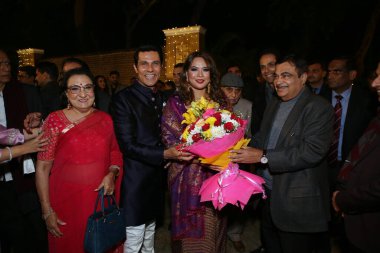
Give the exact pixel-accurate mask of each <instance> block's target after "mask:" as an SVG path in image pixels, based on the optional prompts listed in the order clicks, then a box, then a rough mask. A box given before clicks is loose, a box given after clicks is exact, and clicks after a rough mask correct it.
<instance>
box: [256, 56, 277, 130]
mask: <svg viewBox="0 0 380 253" xmlns="http://www.w3.org/2000/svg"><path fill="white" fill-rule="evenodd" d="M277 58H278V53H277V52H276V50H274V49H265V50H263V51H262V52H261V53H260V55H259V64H260V72H261V76H262V77H263V79H264V80H265V83H258V84H257V85H256V86H255V88H254V90H253V94H252V95H253V98H252V122H251V132H252V135H255V134H256V133H257V132H258V130H259V128H260V124H261V120H262V118H263V116H264V110H265V108H266V106H267V105H268V104H269V103H270V102H271V100H272V99H273V98H274V97H276V92H275V89H274V84H273V81H274V70H275V66H276V61H277Z"/></svg>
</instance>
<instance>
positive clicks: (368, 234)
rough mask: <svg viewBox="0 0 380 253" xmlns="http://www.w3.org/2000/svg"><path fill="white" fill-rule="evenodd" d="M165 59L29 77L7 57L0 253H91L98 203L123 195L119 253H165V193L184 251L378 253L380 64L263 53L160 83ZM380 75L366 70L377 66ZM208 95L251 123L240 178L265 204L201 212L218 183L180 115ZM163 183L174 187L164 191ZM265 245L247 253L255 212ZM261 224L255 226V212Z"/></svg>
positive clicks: (77, 64)
mask: <svg viewBox="0 0 380 253" xmlns="http://www.w3.org/2000/svg"><path fill="white" fill-rule="evenodd" d="M163 62H164V59H163V54H162V52H161V49H160V48H159V47H156V46H153V45H144V46H141V47H139V48H138V49H136V51H135V53H134V64H133V66H131V68H133V70H134V72H135V77H134V78H133V80H131V83H130V84H129V85H123V84H121V83H120V73H119V71H117V70H113V71H111V72H110V73H108V75H106V74H104V73H96V74H98V75H96V76H94V75H93V73H92V72H91V68H90V66H88V64H87V63H86V62H84V61H82V60H81V59H78V58H72V57H70V58H66V59H64V61H63V62H62V65H61V66H60V69H59V68H58V66H57V65H56V64H54V63H52V62H49V61H39V62H38V63H37V64H36V66H23V67H19V68H18V71H17V76H12V75H11V73H12V72H11V62H10V60H9V57H8V55H7V52H6V51H5V50H4V49H0V145H1V146H0V162H1V163H0V202H1V203H2V207H1V208H0V246H1V248H0V252H1V253H11V252H12V253H19V252H36V253H37V252H38V253H43V252H51V253H54V252H85V251H84V247H83V241H84V234H85V226H86V221H87V218H88V217H89V215H91V214H92V212H93V206H94V204H95V200H96V197H97V191H99V190H100V189H101V188H104V192H105V194H107V195H113V194H115V195H116V198H117V200H118V202H119V203H120V205H121V206H122V207H123V209H124V217H125V221H126V229H125V231H126V240H125V242H122V243H121V244H120V245H118V246H117V247H115V248H114V249H113V250H112V252H125V253H132V252H136V253H137V252H144V253H147V252H152V253H153V252H155V251H154V245H155V244H154V238H155V230H156V228H157V226H159V225H160V223H159V221H160V220H161V219H162V216H163V212H164V209H165V208H164V202H165V198H164V196H165V195H164V191H165V189H168V193H169V206H170V212H171V214H170V218H171V223H170V233H171V249H172V252H202V253H223V252H226V250H227V248H226V245H227V241H228V240H230V241H231V242H232V245H233V247H234V248H235V250H236V251H237V252H246V251H247V250H249V251H252V250H253V251H252V252H254V253H260V252H261V253H263V252H265V253H297V252H299V253H307V252H310V253H313V252H318V253H330V252H331V250H332V247H331V243H332V242H333V243H334V244H335V247H337V248H338V250H339V251H340V252H342V253H346V252H347V253H360V252H370V253H374V252H380V241H379V238H378V234H379V228H380V167H379V162H378V160H377V158H378V157H379V156H380V114H379V101H380V61H379V62H377V65H376V66H375V67H376V68H374V71H373V72H372V73H371V75H370V77H368V78H367V77H365V76H360V73H358V70H357V67H356V65H355V59H354V58H352V57H349V56H346V55H336V56H334V57H332V58H331V59H329V60H328V61H326V62H324V61H322V60H320V59H309V60H305V59H303V58H300V57H299V56H297V55H294V54H286V55H285V54H282V55H281V54H279V52H278V51H277V50H275V49H265V50H262V51H260V54H259V55H258V57H257V63H258V64H257V65H258V66H259V69H258V70H257V71H254V70H252V72H253V73H243V72H242V69H241V66H240V65H239V64H236V63H233V64H230V65H228V66H227V68H226V69H225V70H223V71H221V70H220V69H218V67H217V63H216V62H215V61H214V59H213V57H212V55H211V54H209V53H207V52H203V51H201V52H193V53H191V54H189V56H188V57H187V58H186V60H185V61H184V62H183V63H177V64H176V65H175V66H173V77H172V80H160V77H161V72H162V67H163ZM368 68H370V66H368ZM201 97H203V98H205V99H206V100H208V101H212V102H217V103H218V104H219V105H220V106H221V107H222V108H223V109H227V110H230V111H233V112H235V113H236V114H237V115H239V116H240V117H242V118H243V119H245V120H247V121H248V126H247V129H246V131H245V136H246V137H247V138H251V142H250V144H249V146H248V147H245V148H241V149H239V150H232V151H231V153H230V157H231V159H232V161H233V162H235V163H239V164H240V166H241V169H244V170H248V171H251V172H253V173H256V174H258V175H260V176H262V177H263V178H264V180H265V185H264V187H265V193H266V196H267V198H265V199H261V200H260V199H258V198H252V199H251V203H250V205H249V206H248V208H246V209H247V210H245V211H244V212H243V211H242V210H241V209H240V208H236V207H232V206H227V207H226V208H225V209H224V210H222V211H218V210H216V209H214V208H213V206H212V205H211V204H210V203H208V202H201V201H200V196H199V190H200V187H201V186H202V183H203V182H204V181H205V180H206V179H208V178H209V177H211V176H212V175H215V174H216V173H218V170H217V169H216V168H215V167H209V166H206V165H204V164H200V163H199V162H198V159H197V157H196V156H195V155H193V154H191V153H188V152H184V151H182V150H180V149H178V148H176V147H177V146H178V145H179V144H180V142H181V141H180V136H181V134H182V132H183V130H184V127H185V126H184V125H183V124H182V121H183V119H184V118H183V113H184V112H186V110H187V109H188V108H189V106H190V105H191V103H192V102H194V101H197V100H199V99H200V98H201ZM166 185H167V187H166ZM249 212H252V213H253V212H254V214H255V215H257V216H258V217H259V219H260V238H261V244H262V245H261V246H260V247H259V248H257V249H247V248H246V245H245V244H244V242H243V241H242V236H241V235H242V233H243V229H244V225H245V221H246V217H247V213H249ZM248 215H249V214H248Z"/></svg>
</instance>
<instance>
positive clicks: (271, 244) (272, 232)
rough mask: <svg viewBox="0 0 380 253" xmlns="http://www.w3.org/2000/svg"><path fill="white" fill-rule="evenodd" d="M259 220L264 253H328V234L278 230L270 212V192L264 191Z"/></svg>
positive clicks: (329, 248)
mask: <svg viewBox="0 0 380 253" xmlns="http://www.w3.org/2000/svg"><path fill="white" fill-rule="evenodd" d="M266 193H267V197H268V198H267V199H265V200H264V205H263V208H262V220H261V237H262V239H261V240H262V243H263V246H264V248H265V253H298V252H299V253H309V252H310V253H330V251H331V247H330V238H329V233H328V232H327V231H326V232H320V233H293V232H286V231H281V230H279V229H278V228H277V227H276V225H275V224H274V223H273V220H272V215H271V212H270V199H271V191H270V190H266Z"/></svg>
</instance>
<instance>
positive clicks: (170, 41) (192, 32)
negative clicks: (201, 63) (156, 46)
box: [163, 26, 206, 80]
mask: <svg viewBox="0 0 380 253" xmlns="http://www.w3.org/2000/svg"><path fill="white" fill-rule="evenodd" d="M163 32H164V34H165V47H164V48H165V76H166V79H170V80H173V67H174V65H175V64H177V63H180V62H184V61H185V59H186V57H187V56H188V55H189V54H190V53H192V52H194V51H199V50H200V49H201V47H202V43H201V42H202V36H203V35H204V34H205V33H206V29H204V28H203V27H201V26H188V27H180V28H177V27H175V28H171V29H166V30H163Z"/></svg>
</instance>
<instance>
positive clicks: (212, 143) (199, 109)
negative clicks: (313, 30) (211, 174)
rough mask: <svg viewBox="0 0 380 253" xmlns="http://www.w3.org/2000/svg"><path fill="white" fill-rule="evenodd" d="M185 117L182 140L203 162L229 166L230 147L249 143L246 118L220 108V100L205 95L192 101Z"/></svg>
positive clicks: (224, 166)
mask: <svg viewBox="0 0 380 253" xmlns="http://www.w3.org/2000/svg"><path fill="white" fill-rule="evenodd" d="M183 117H184V120H183V121H182V124H187V126H186V128H185V130H184V131H183V133H182V135H181V141H182V142H183V143H184V145H185V147H186V149H187V150H188V151H190V152H192V153H194V154H197V155H199V156H200V157H201V158H200V160H201V162H202V163H207V164H214V165H218V166H221V167H223V168H226V167H227V165H228V164H229V162H230V159H229V158H228V152H229V150H230V149H232V148H238V147H241V146H246V145H247V143H248V142H249V140H245V139H244V128H245V126H246V121H244V120H243V119H241V118H239V117H238V116H237V115H236V114H234V113H233V112H230V111H228V110H219V104H218V103H215V102H212V101H208V100H207V99H205V98H203V97H202V98H201V99H200V100H198V101H195V102H192V103H191V107H190V108H188V109H187V111H186V112H185V113H184V114H183ZM237 146H238V147H237Z"/></svg>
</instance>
